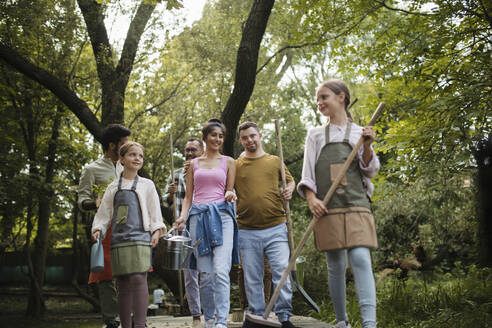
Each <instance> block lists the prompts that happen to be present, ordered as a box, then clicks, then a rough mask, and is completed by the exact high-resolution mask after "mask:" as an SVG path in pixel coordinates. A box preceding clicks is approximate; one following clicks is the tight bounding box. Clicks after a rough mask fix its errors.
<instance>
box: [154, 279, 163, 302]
mask: <svg viewBox="0 0 492 328" xmlns="http://www.w3.org/2000/svg"><path fill="white" fill-rule="evenodd" d="M153 294H154V295H153V296H154V304H156V305H157V306H159V307H162V296H164V290H163V289H162V284H158V285H157V288H156V289H154V292H153Z"/></svg>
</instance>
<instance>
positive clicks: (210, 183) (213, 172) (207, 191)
mask: <svg viewBox="0 0 492 328" xmlns="http://www.w3.org/2000/svg"><path fill="white" fill-rule="evenodd" d="M193 161H194V163H193V184H194V186H193V204H208V203H215V202H223V201H225V198H224V194H225V188H226V181H227V159H226V157H225V156H222V160H221V162H220V164H219V166H218V167H216V168H213V169H202V168H200V167H199V166H198V158H195V159H194V160H193Z"/></svg>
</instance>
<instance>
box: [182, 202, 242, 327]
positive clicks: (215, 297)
mask: <svg viewBox="0 0 492 328" xmlns="http://www.w3.org/2000/svg"><path fill="white" fill-rule="evenodd" d="M220 217H221V219H222V234H223V243H222V245H221V246H216V247H214V248H213V249H212V252H211V253H210V254H207V255H204V256H199V255H198V251H197V250H196V249H195V251H194V255H195V257H196V259H197V269H198V271H199V272H200V298H201V302H202V309H203V315H204V317H205V320H210V319H214V316H215V314H217V321H216V323H217V324H223V325H224V326H227V317H228V315H229V308H230V299H229V298H230V293H231V283H230V279H229V272H230V271H231V266H232V248H233V238H234V223H233V221H232V217H231V216H230V215H229V214H228V213H226V212H222V211H221V212H220ZM189 220H190V235H191V239H192V240H193V243H194V242H195V241H196V224H197V215H191V216H190V217H189Z"/></svg>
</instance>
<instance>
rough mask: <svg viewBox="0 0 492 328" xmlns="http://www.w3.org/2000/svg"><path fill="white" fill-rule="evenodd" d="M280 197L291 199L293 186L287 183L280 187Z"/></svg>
mask: <svg viewBox="0 0 492 328" xmlns="http://www.w3.org/2000/svg"><path fill="white" fill-rule="evenodd" d="M281 192H282V197H284V199H285V200H290V199H292V193H293V192H294V187H292V186H290V185H287V186H285V188H284V189H282V191H281Z"/></svg>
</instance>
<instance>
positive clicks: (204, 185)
mask: <svg viewBox="0 0 492 328" xmlns="http://www.w3.org/2000/svg"><path fill="white" fill-rule="evenodd" d="M225 132H226V129H225V126H224V125H223V124H222V123H221V122H220V120H218V119H211V120H209V121H208V122H207V123H206V124H205V126H204V127H203V129H202V139H203V141H204V142H205V145H206V151H205V153H204V154H203V155H202V156H200V157H197V158H195V159H193V161H192V162H191V163H190V167H189V169H188V170H187V173H186V196H185V199H184V200H183V205H182V210H181V215H180V217H179V219H178V220H177V221H176V222H175V225H174V226H175V227H177V228H178V229H184V228H185V225H186V227H187V228H188V230H189V231H190V235H191V238H192V242H193V243H195V242H196V241H197V240H198V239H200V238H202V242H201V243H200V244H198V246H197V249H196V250H195V251H194V252H193V256H192V257H191V263H190V267H192V268H193V267H194V266H195V264H196V267H197V269H198V271H199V272H200V277H203V276H205V275H210V274H211V275H212V277H211V279H207V280H209V281H210V282H211V283H210V284H208V285H205V284H204V283H203V280H201V281H200V286H201V287H200V291H201V300H202V308H203V314H204V317H205V327H207V328H209V327H214V324H215V327H216V328H222V327H227V317H228V315H229V308H230V300H229V297H230V279H229V272H230V270H231V266H232V264H234V263H238V262H239V252H238V247H237V246H238V245H237V223H236V213H235V206H234V205H235V204H233V202H234V201H235V200H236V194H235V193H234V191H233V187H234V179H235V175H236V166H235V163H234V160H233V159H232V158H231V157H228V156H224V155H222V154H221V152H220V150H221V147H222V145H223V143H224V136H225ZM215 314H216V315H217V320H216V321H215V319H214V316H215Z"/></svg>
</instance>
